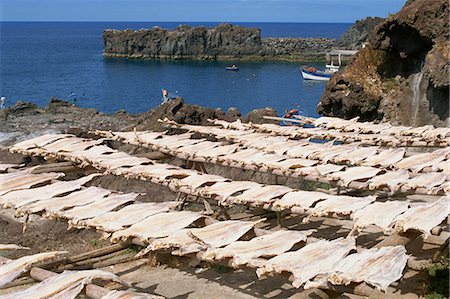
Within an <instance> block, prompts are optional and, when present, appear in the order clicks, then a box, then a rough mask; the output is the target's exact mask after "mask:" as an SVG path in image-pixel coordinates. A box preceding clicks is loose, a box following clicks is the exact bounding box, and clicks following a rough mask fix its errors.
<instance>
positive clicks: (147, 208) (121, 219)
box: [82, 201, 177, 232]
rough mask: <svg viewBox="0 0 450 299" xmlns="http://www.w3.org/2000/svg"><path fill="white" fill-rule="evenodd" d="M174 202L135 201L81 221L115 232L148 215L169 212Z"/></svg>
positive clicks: (84, 223)
mask: <svg viewBox="0 0 450 299" xmlns="http://www.w3.org/2000/svg"><path fill="white" fill-rule="evenodd" d="M176 204H177V203H176V202H173V201H172V202H151V203H139V204H138V203H136V204H132V205H129V206H126V207H124V208H122V209H120V210H119V211H116V212H108V213H105V214H102V215H100V216H97V217H94V218H92V219H88V220H86V221H82V222H83V225H84V226H91V227H95V228H96V229H101V230H103V231H106V232H115V231H118V230H121V229H124V228H125V227H128V226H130V225H133V224H135V223H138V222H139V221H142V220H143V219H145V218H147V217H149V216H152V215H155V214H159V213H165V212H169V210H170V208H173V207H175V205H176Z"/></svg>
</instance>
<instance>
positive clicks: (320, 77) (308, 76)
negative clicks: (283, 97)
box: [302, 69, 331, 81]
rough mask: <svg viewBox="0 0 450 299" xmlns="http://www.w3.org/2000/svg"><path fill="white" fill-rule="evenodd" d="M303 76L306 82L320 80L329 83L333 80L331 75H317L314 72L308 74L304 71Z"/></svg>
mask: <svg viewBox="0 0 450 299" xmlns="http://www.w3.org/2000/svg"><path fill="white" fill-rule="evenodd" d="M302 76H303V79H305V80H318V81H328V80H330V78H331V74H317V73H313V72H307V71H305V70H303V69H302Z"/></svg>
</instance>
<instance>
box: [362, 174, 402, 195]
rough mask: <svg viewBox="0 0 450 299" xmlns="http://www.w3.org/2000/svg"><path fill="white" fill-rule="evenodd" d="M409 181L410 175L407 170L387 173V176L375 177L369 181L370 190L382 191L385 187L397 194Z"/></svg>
mask: <svg viewBox="0 0 450 299" xmlns="http://www.w3.org/2000/svg"><path fill="white" fill-rule="evenodd" d="M408 179H409V173H408V171H406V170H404V169H403V170H398V171H387V172H386V173H385V174H380V175H377V176H374V177H373V178H371V179H370V180H368V181H367V183H366V184H367V186H368V187H369V190H376V189H380V188H382V187H384V186H386V187H387V188H389V190H390V191H391V192H392V193H395V192H396V191H398V189H400V187H401V186H402V185H403V184H404V183H405V182H406V181H408Z"/></svg>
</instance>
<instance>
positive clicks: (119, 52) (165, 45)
mask: <svg viewBox="0 0 450 299" xmlns="http://www.w3.org/2000/svg"><path fill="white" fill-rule="evenodd" d="M103 40H104V56H105V57H119V58H130V59H170V60H178V59H196V60H273V59H275V60H308V59H310V60H317V59H320V60H323V59H324V57H325V53H326V52H327V51H329V50H331V48H332V46H333V44H334V42H335V40H334V39H326V38H264V39H263V38H261V31H260V29H258V28H244V27H240V26H234V25H230V24H221V25H219V26H217V27H214V28H206V27H189V26H179V27H178V28H176V29H174V30H166V29H163V28H160V27H154V28H152V29H141V30H112V29H108V30H105V31H104V32H103Z"/></svg>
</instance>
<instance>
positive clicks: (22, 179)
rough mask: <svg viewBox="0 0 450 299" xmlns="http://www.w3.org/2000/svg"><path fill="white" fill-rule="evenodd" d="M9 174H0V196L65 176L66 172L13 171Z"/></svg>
mask: <svg viewBox="0 0 450 299" xmlns="http://www.w3.org/2000/svg"><path fill="white" fill-rule="evenodd" d="M8 174H9V173H8ZM8 174H5V175H4V176H3V177H1V176H0V196H2V195H5V194H6V193H8V192H12V191H18V190H22V189H28V188H31V187H33V186H34V185H37V184H42V183H45V182H49V181H51V180H56V179H58V178H60V177H63V176H64V173H54V172H49V173H40V174H26V173H23V172H20V173H19V174H17V173H11V175H9V176H7V175H8ZM1 201H2V200H1V199H0V203H1Z"/></svg>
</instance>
